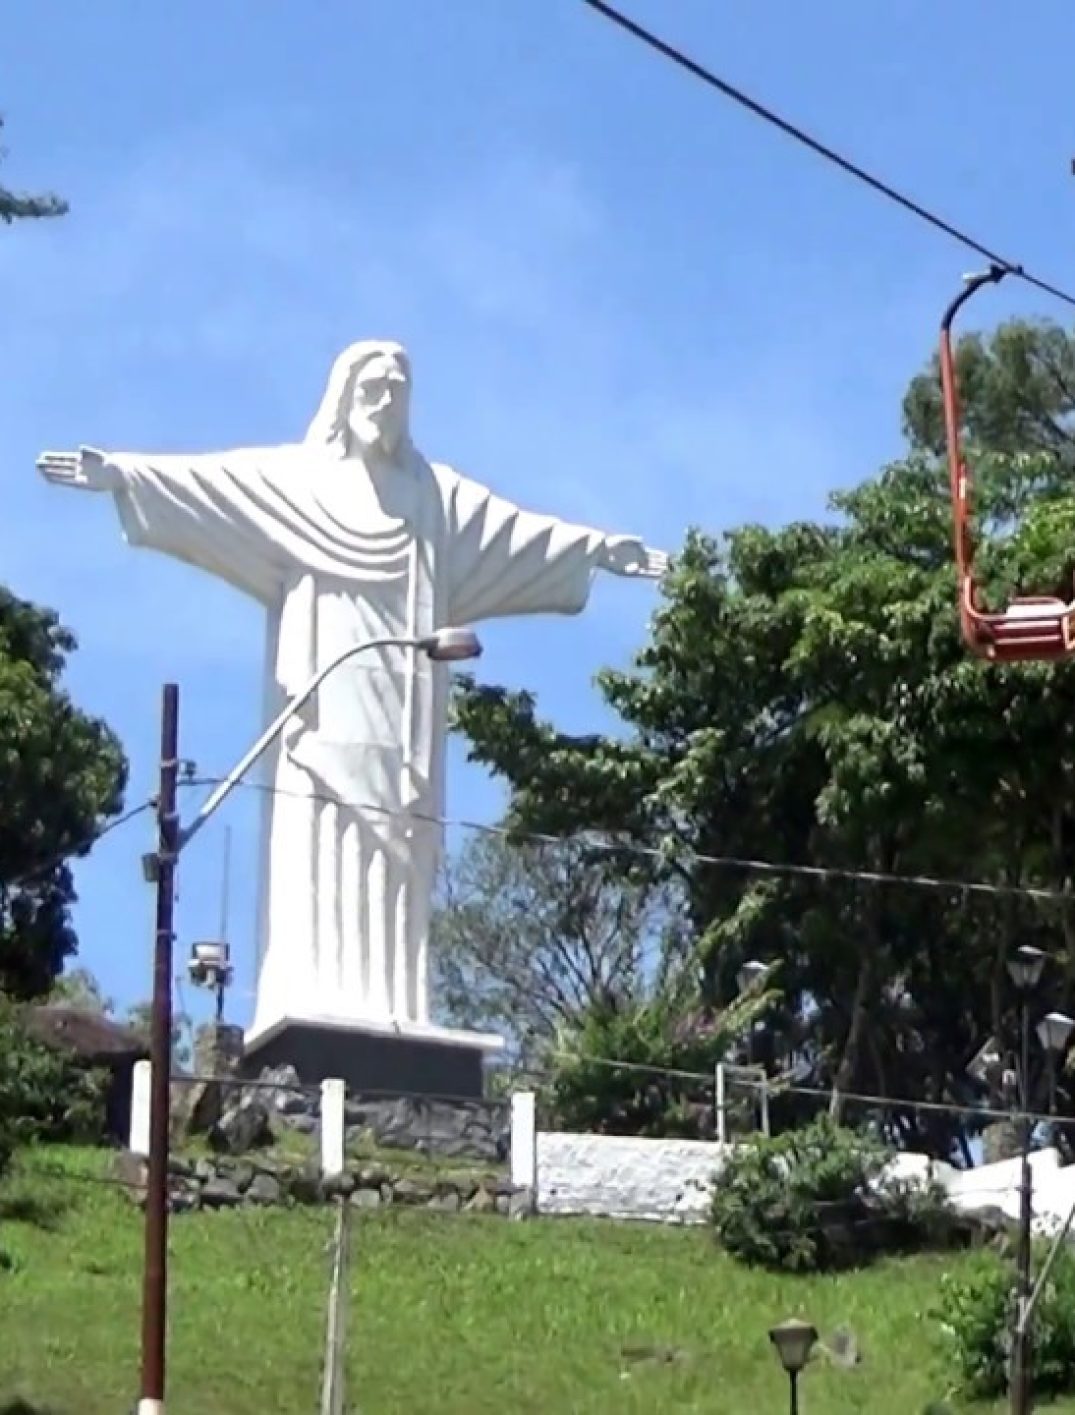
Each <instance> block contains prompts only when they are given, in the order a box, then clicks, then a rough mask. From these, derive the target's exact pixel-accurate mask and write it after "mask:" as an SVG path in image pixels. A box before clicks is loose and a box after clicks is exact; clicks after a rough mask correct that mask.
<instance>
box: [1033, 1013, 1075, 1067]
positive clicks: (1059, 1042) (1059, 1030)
mask: <svg viewBox="0 0 1075 1415" xmlns="http://www.w3.org/2000/svg"><path fill="white" fill-rule="evenodd" d="M1072 1032H1075V1018H1072V1017H1068V1016H1067V1014H1066V1013H1064V1012H1047V1013H1046V1014H1045V1016H1044V1017H1043V1018H1042V1019H1041V1021H1040V1022H1039V1023H1038V1026H1037V1033H1038V1041H1039V1042H1041V1044H1042V1046H1043V1047H1044V1048H1045V1050H1046V1051H1047V1052H1048V1053H1049V1055H1050V1056H1053V1057H1056V1056H1059V1055H1060V1053H1061V1052H1064V1051H1067V1046H1068V1042H1069V1041H1070V1040H1071V1034H1072Z"/></svg>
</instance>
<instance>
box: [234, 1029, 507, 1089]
mask: <svg viewBox="0 0 1075 1415" xmlns="http://www.w3.org/2000/svg"><path fill="white" fill-rule="evenodd" d="M462 1035H463V1036H465V1035H466V1034H462ZM457 1038H459V1039H457ZM482 1040H484V1041H485V1045H484V1046H483V1045H482ZM491 1043H493V1039H491V1038H484V1039H479V1038H478V1037H475V1038H474V1040H473V1041H469V1040H466V1041H464V1040H462V1039H461V1035H460V1034H458V1033H456V1034H454V1035H453V1034H452V1033H451V1032H448V1031H446V1030H445V1031H443V1032H439V1033H438V1031H437V1029H432V1028H431V1029H429V1033H428V1034H423V1032H421V1031H419V1030H417V1029H414V1030H407V1031H400V1032H395V1033H394V1032H390V1031H387V1030H379V1029H378V1030H374V1029H372V1028H371V1029H369V1030H367V1029H365V1028H361V1027H358V1026H351V1027H348V1026H343V1025H333V1024H330V1023H320V1022H308V1021H301V1020H298V1019H294V1020H292V1019H288V1020H286V1021H284V1022H281V1023H278V1024H277V1025H276V1026H275V1027H271V1028H269V1029H268V1030H267V1031H265V1032H263V1033H262V1034H261V1035H260V1036H254V1037H252V1038H248V1040H247V1043H246V1050H245V1054H244V1056H243V1061H242V1073H243V1075H245V1076H249V1077H256V1076H258V1075H259V1074H260V1073H261V1071H262V1070H263V1069H264V1068H265V1067H273V1068H276V1067H279V1066H293V1067H294V1068H295V1070H296V1071H297V1073H298V1076H299V1080H300V1081H301V1082H302V1083H303V1084H304V1085H307V1086H313V1085H317V1084H318V1083H319V1082H321V1081H323V1080H325V1079H326V1078H328V1077H337V1078H339V1079H340V1080H342V1081H343V1082H344V1084H345V1085H346V1087H347V1089H348V1091H361V1092H364V1093H366V1094H367V1095H368V1094H369V1093H371V1092H376V1091H384V1092H386V1093H392V1094H395V1095H406V1094H412V1095H423V1096H429V1097H435V1096H445V1097H448V1096H454V1097H459V1098H480V1097H481V1095H482V1093H483V1078H484V1058H485V1055H486V1052H487V1051H490V1050H495V1049H498V1048H497V1047H496V1046H495V1044H493V1045H491Z"/></svg>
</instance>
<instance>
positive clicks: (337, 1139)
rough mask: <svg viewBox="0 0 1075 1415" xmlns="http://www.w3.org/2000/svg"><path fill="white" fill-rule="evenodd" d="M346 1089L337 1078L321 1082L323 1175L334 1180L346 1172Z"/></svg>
mask: <svg viewBox="0 0 1075 1415" xmlns="http://www.w3.org/2000/svg"><path fill="white" fill-rule="evenodd" d="M345 1098H346V1089H345V1087H344V1084H343V1082H342V1081H340V1080H337V1079H336V1078H335V1077H330V1078H327V1079H326V1080H324V1081H322V1082H321V1174H322V1176H323V1177H324V1178H326V1179H329V1178H334V1177H335V1176H336V1175H339V1174H342V1173H343V1170H344V1157H343V1142H344V1115H343V1103H344V1100H345Z"/></svg>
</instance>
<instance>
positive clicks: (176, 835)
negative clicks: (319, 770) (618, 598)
mask: <svg viewBox="0 0 1075 1415" xmlns="http://www.w3.org/2000/svg"><path fill="white" fill-rule="evenodd" d="M380 648H403V649H413V650H415V651H416V652H418V653H424V654H425V655H426V656H427V657H428V658H430V659H432V660H433V661H434V662H455V661H458V660H462V659H470V658H477V657H479V655H480V654H481V651H482V650H481V642H480V640H479V639H478V636H477V635H476V634H475V633H474V631H473V630H472V629H464V628H459V629H457V628H447V629H438V630H436V631H435V632H434V633H432V634H427V635H425V636H423V637H421V638H400V637H386V638H381V639H370V640H369V641H368V642H366V643H362V644H355V645H354V646H353V647H351V648H348V649H345V650H344V651H343V653H340V654H337V655H336V657H335V658H334V659H332V660H331V662H329V663H327V664H326V665H325V667H324V668H322V669H320V670H319V671H318V672H317V673H315V674H314V675H313V677H312V678H311V679H310V681H309V682H308V683H307V684H306V686H305V687H304V688H302V689H300V691H299V692H298V693H296V695H295V696H294V697H293V698H292V699H291V700H290V701H289V702H288V703H287V704H286V706H285V707H284V708H283V709H282V710H281V711H280V712H279V713H278V714H277V716H276V717H275V718H274V719H273V720H272V722H270V723H269V725H268V727H266V729H265V731H264V732H263V733H262V734H261V736H260V737H259V738H258V739H257V741H256V742H254V744H253V746H251V747H250V749H249V750H248V751H247V752H245V753H244V755H243V756H242V757H241V758H240V759H239V761H238V762H237V763H236V764H235V766H234V767H233V768H232V770H231V771H230V772H228V774H227V776H226V777H225V778H224V779H223V781H221V782H220V784H219V785H218V786H217V787H216V788H215V789H214V790H213V792H212V793H211V794H210V795H209V797H208V798H207V799H206V801H205V802H204V804H203V805H202V807H201V809H200V810H199V811H198V813H197V814H196V815H195V817H194V819H193V820H192V821H191V823H190V825H189V826H186V827H183V826H181V825H180V823H179V812H178V809H177V799H176V784H177V773H178V769H179V729H178V724H179V690H178V688H177V687H176V685H175V684H174V683H168V684H166V685H165V688H164V699H163V707H162V713H161V765H160V790H159V794H158V797H157V850H156V852H155V853H154V854H152V855H149V856H147V857H146V859H145V860H144V861H143V864H144V866H145V870H146V877H147V878H148V879H149V880H150V881H151V882H152V883H154V884H155V885H156V887H157V912H156V934H155V942H154V951H153V960H154V961H153V1003H152V1021H151V1033H150V1074H151V1078H152V1079H151V1086H150V1104H149V1155H148V1164H147V1173H146V1195H145V1203H146V1210H145V1256H144V1264H143V1274H142V1376H141V1396H140V1398H139V1401H138V1410H137V1415H164V1390H165V1354H166V1344H167V1343H166V1327H167V1300H168V1157H169V1148H170V1147H169V1134H168V1129H169V1122H170V1110H171V1107H170V1104H169V1091H170V1073H171V1043H172V949H173V942H174V919H173V916H174V903H175V866H176V861H177V860H178V858H179V853H180V851H181V850H183V849H185V848H186V846H187V845H189V844H190V842H191V840H193V838H194V836H195V835H197V833H198V831H199V830H201V829H202V827H203V826H204V825H205V823H206V822H207V821H208V820H209V818H210V816H212V815H213V814H214V812H215V811H216V810H218V809H219V807H220V806H221V805H222V804H223V802H224V801H225V799H226V798H227V797H228V796H229V795H230V794H231V792H232V791H233V790H234V789H235V787H236V786H238V784H239V782H240V781H241V780H242V779H243V777H244V776H245V775H246V773H247V772H248V771H249V770H250V768H251V767H252V766H253V765H254V763H255V762H256V761H257V760H258V759H259V758H260V757H261V756H262V755H263V754H264V753H265V752H266V751H267V750H268V748H269V747H270V746H271V745H272V743H273V742H275V741H276V739H277V738H278V737H279V736H280V734H281V733H282V732H283V730H284V728H285V727H286V726H287V724H288V722H289V721H290V720H291V719H292V717H294V715H295V714H296V713H297V712H298V711H299V710H300V709H301V708H302V707H303V706H304V705H305V704H306V703H307V702H308V701H309V700H310V698H312V697H313V695H314V693H316V692H317V690H318V688H320V686H321V684H322V683H323V682H324V681H325V679H326V678H327V677H328V676H329V674H331V673H334V672H335V671H336V669H337V668H339V667H340V665H341V664H343V663H346V662H347V661H348V660H349V659H351V658H354V657H355V656H356V655H357V654H360V653H366V652H368V651H369V650H371V649H380Z"/></svg>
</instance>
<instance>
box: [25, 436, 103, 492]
mask: <svg viewBox="0 0 1075 1415" xmlns="http://www.w3.org/2000/svg"><path fill="white" fill-rule="evenodd" d="M37 470H38V471H39V472H40V473H41V475H42V476H43V477H44V478H45V480H46V481H50V482H55V483H56V485H57V486H74V487H78V488H79V489H80V490H82V491H114V490H115V489H116V487H118V486H119V484H120V476H119V472H118V471H117V469H116V467H115V466H114V465H113V464H112V463H111V462H109V460H108V458H107V457H106V456H105V454H104V453H103V452H98V450H97V449H96V447H80V448H79V449H78V451H77V452H43V453H42V454H41V456H40V457H38V459H37Z"/></svg>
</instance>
